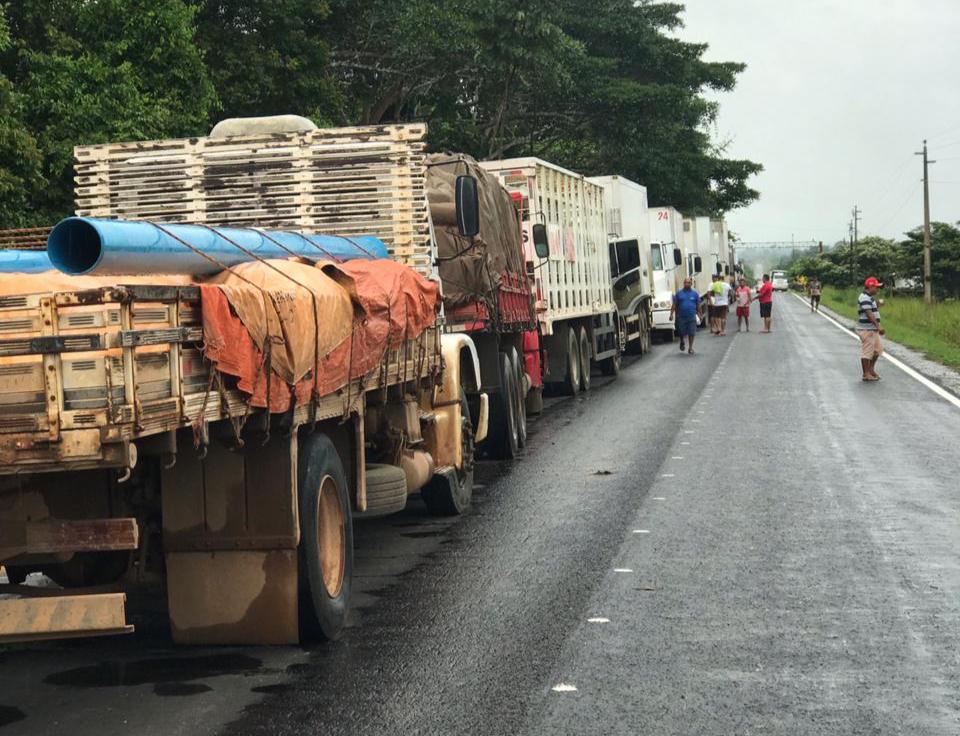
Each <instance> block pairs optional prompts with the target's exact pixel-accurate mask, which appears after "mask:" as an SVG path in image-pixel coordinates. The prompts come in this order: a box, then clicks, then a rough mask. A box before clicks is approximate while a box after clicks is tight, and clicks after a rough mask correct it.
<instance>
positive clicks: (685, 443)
mask: <svg viewBox="0 0 960 736" xmlns="http://www.w3.org/2000/svg"><path fill="white" fill-rule="evenodd" d="M680 444H681V445H689V444H690V443H689V442H687V441H686V440H684V441H683V442H681V443H680ZM474 488H476V486H474Z"/></svg>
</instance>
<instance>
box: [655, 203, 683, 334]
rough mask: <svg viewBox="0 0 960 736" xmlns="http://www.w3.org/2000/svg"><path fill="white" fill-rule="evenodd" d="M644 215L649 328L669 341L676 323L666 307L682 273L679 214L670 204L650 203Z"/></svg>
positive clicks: (680, 281) (681, 234) (681, 237)
mask: <svg viewBox="0 0 960 736" xmlns="http://www.w3.org/2000/svg"><path fill="white" fill-rule="evenodd" d="M647 215H648V217H649V219H650V267H651V269H652V272H653V331H654V335H655V336H657V337H659V338H660V339H663V340H666V341H672V340H673V335H674V332H675V330H676V325H675V324H674V320H672V319H671V318H670V307H671V305H672V304H673V295H674V294H675V293H676V291H677V289H679V288H680V287H681V286H683V279H684V278H685V276H686V272H685V266H684V255H683V244H684V238H683V215H682V214H681V213H680V212H678V211H677V210H676V209H675V208H673V207H654V208H652V209H651V210H650V211H649V212H648V213H647Z"/></svg>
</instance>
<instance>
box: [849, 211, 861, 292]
mask: <svg viewBox="0 0 960 736" xmlns="http://www.w3.org/2000/svg"><path fill="white" fill-rule="evenodd" d="M862 211H863V210H861V209H860V208H859V207H858V206H857V205H853V209H852V210H850V215H851V216H852V217H853V220H852V221H851V223H850V273H851V274H852V275H853V283H854V285H856V283H857V281H858V279H857V256H856V250H857V235H858V230H859V226H860V213H861V212H862Z"/></svg>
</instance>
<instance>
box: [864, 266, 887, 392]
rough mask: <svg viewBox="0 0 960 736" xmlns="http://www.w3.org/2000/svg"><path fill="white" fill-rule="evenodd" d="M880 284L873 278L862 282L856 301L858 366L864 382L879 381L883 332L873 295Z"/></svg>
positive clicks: (878, 309) (878, 310)
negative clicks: (858, 338)
mask: <svg viewBox="0 0 960 736" xmlns="http://www.w3.org/2000/svg"><path fill="white" fill-rule="evenodd" d="M882 286H883V284H881V283H880V282H879V281H877V279H875V278H874V277H873V276H871V277H870V278H868V279H867V280H866V281H864V282H863V293H862V294H860V296H859V298H858V299H857V301H858V309H857V312H858V318H857V334H858V335H859V336H860V366H861V368H862V369H863V380H864V381H879V380H880V376H878V375H877V371H876V365H877V360H879V359H880V356H881V355H883V343H882V342H881V340H880V336H881V335H883V334H886V333H885V330H884V329H883V328H882V327H881V326H880V307H879V306H878V305H877V300H876V298H875V297H874V295H875V294H876V293H877V289H879V288H881V287H882Z"/></svg>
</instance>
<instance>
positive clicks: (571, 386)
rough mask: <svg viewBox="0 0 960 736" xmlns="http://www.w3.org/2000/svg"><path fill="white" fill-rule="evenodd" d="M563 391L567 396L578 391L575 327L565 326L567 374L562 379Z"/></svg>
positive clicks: (578, 368)
mask: <svg viewBox="0 0 960 736" xmlns="http://www.w3.org/2000/svg"><path fill="white" fill-rule="evenodd" d="M563 392H564V393H565V394H567V395H568V396H576V395H577V394H578V393H580V340H579V338H578V336H577V328H576V327H573V326H571V327H569V328H567V374H566V376H564V379H563Z"/></svg>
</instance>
